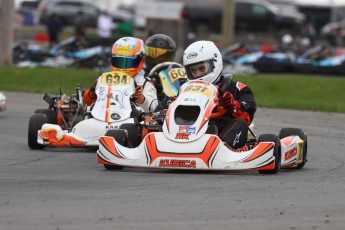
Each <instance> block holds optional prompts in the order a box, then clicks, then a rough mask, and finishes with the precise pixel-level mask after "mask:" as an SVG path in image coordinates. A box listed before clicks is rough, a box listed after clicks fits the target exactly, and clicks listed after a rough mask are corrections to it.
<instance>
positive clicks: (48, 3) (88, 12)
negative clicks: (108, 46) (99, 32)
mask: <svg viewBox="0 0 345 230" xmlns="http://www.w3.org/2000/svg"><path fill="white" fill-rule="evenodd" d="M107 10H108V9H107ZM78 12H83V15H84V17H85V19H86V20H85V21H86V23H87V24H86V26H89V27H96V26H97V18H98V16H99V15H100V13H101V8H100V7H99V6H98V5H96V4H94V3H93V2H91V1H86V0H84V1H83V0H79V1H77V0H75V1H73V0H70V1H66V0H42V1H41V2H40V4H39V5H38V10H37V14H36V17H37V21H38V22H39V23H40V24H45V23H46V22H47V21H48V18H49V17H50V15H52V14H56V15H57V16H58V17H59V18H60V20H61V21H62V24H63V25H64V26H71V25H73V24H74V20H75V16H76V15H77V13H78ZM108 14H109V15H110V16H111V17H112V18H113V21H114V22H124V21H132V20H133V16H132V14H131V13H130V12H128V11H125V10H115V9H114V10H113V9H112V10H110V9H109V10H108Z"/></svg>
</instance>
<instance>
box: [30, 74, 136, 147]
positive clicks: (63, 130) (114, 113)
mask: <svg viewBox="0 0 345 230" xmlns="http://www.w3.org/2000/svg"><path fill="white" fill-rule="evenodd" d="M98 82H99V84H97V86H96V94H97V100H96V102H95V103H94V104H93V105H92V106H91V107H89V106H85V105H84V103H83V97H82V90H81V88H80V87H79V86H78V87H77V93H76V94H74V95H71V96H66V95H62V96H55V97H54V96H52V95H49V94H47V95H45V97H44V100H45V101H47V102H48V103H49V108H48V109H38V110H36V111H35V114H34V115H32V116H31V117H30V120H29V129H28V145H29V147H30V148H32V149H42V148H44V147H45V146H81V147H83V146H85V147H88V146H98V139H99V137H100V136H101V135H104V134H105V133H106V131H108V130H113V129H117V128H118V127H119V126H120V125H121V124H123V123H135V122H137V120H136V118H135V117H133V116H135V115H133V114H134V113H132V112H133V111H140V108H139V107H137V106H136V105H135V104H134V103H133V102H131V100H130V97H131V95H132V94H133V93H134V91H135V89H134V80H133V78H131V77H130V76H129V75H127V74H125V73H122V72H118V71H115V72H106V73H103V74H102V75H101V76H100V77H99V79H98Z"/></svg>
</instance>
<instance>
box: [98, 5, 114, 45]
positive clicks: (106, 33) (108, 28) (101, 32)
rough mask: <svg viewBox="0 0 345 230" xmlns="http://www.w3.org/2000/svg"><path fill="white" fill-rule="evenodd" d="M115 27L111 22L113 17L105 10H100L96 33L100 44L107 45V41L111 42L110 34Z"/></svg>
mask: <svg viewBox="0 0 345 230" xmlns="http://www.w3.org/2000/svg"><path fill="white" fill-rule="evenodd" d="M115 28H116V24H115V23H114V22H113V19H112V18H111V17H110V16H109V15H108V13H107V12H106V11H102V13H101V15H100V16H99V17H98V19H97V34H98V37H99V38H100V39H101V43H102V45H104V46H107V45H108V43H111V44H112V43H113V40H112V37H111V35H112V31H113V30H114V29H115Z"/></svg>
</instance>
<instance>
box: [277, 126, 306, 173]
mask: <svg viewBox="0 0 345 230" xmlns="http://www.w3.org/2000/svg"><path fill="white" fill-rule="evenodd" d="M292 135H297V136H299V138H301V139H302V140H303V142H304V143H303V158H302V163H300V164H298V165H297V167H296V169H301V168H303V167H304V165H305V164H306V163H307V161H308V159H307V152H308V138H307V134H306V133H305V132H304V131H303V130H302V129H299V128H282V129H281V130H280V132H279V138H280V139H283V138H284V137H288V136H292Z"/></svg>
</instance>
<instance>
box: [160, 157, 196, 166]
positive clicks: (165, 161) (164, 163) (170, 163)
mask: <svg viewBox="0 0 345 230" xmlns="http://www.w3.org/2000/svg"><path fill="white" fill-rule="evenodd" d="M159 167H161V168H196V161H195V160H178V159H176V160H171V159H161V160H160V162H159Z"/></svg>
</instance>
